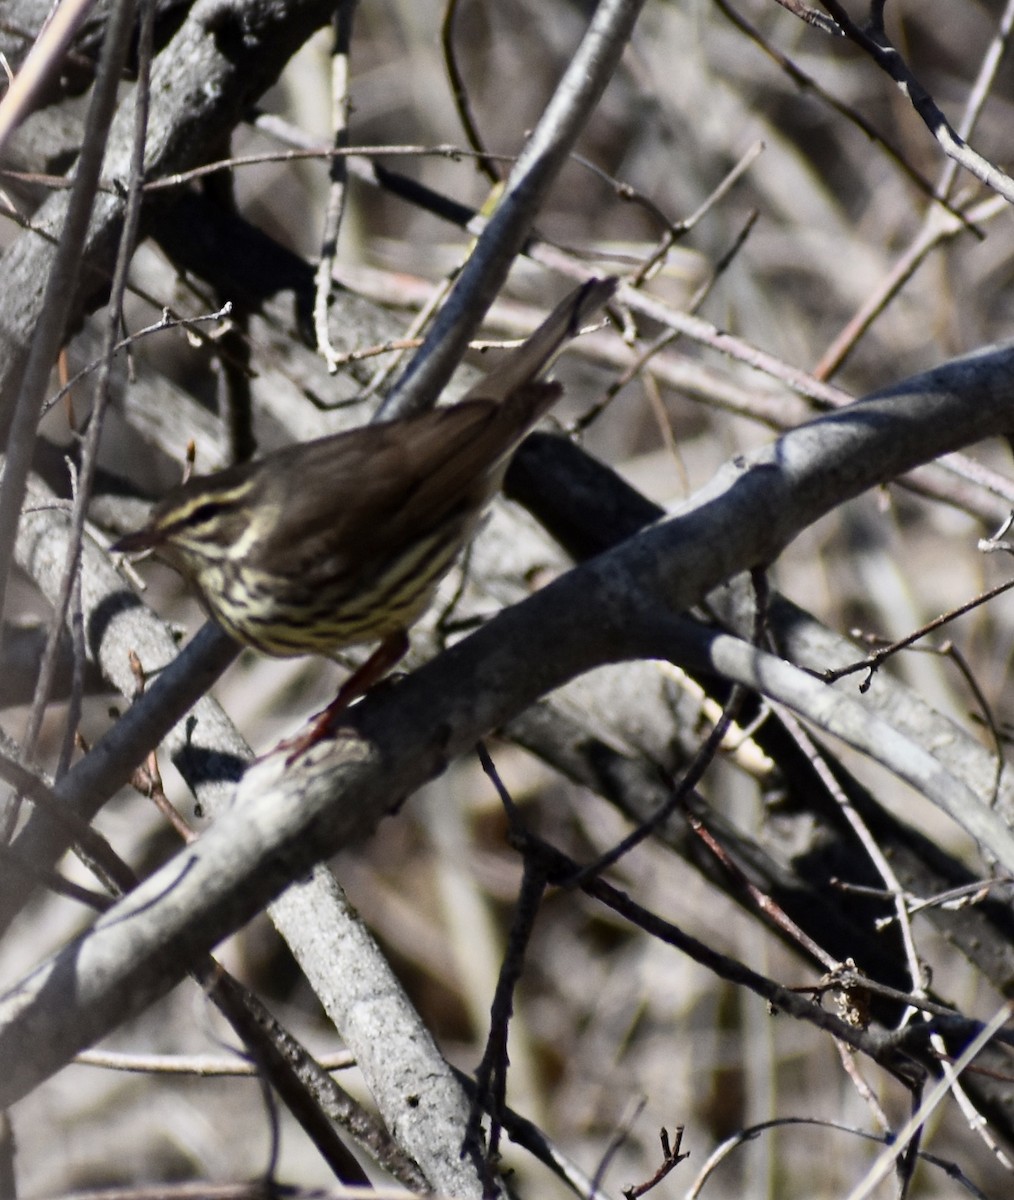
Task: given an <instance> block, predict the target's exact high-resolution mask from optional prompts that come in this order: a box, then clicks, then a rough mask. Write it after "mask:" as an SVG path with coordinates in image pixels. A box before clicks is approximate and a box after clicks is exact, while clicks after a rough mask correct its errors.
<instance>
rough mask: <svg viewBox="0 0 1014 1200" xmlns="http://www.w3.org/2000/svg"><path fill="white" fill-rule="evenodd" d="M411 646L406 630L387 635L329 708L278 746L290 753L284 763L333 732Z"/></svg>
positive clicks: (289, 761) (349, 678) (357, 669)
mask: <svg viewBox="0 0 1014 1200" xmlns="http://www.w3.org/2000/svg"><path fill="white" fill-rule="evenodd" d="M408 646H409V641H408V634H407V633H406V632H405V631H404V630H399V632H398V633H392V634H391V635H390V636H389V637H386V638H385V639H384V640H383V641H382V642H381V643H380V645H379V646H378V647H377V648H376V650H374V651H373V653H372V654H371V655H370V657H369V658H368V659H367V660H366V661H365V662H364V663H362V664H361V665H360V666H358V667H357V668H356V669H355V670H354V671H353V672H352V674H351V675H350V676H349V677H348V679H346V680H345V682H344V683H343V684H342V685H341V687H340V688H339V689H338V695H337V696H335V698H334V699H333V700H332V701H331V703H330V704H329V705H328V706H327V708H325V709H322V710H321V711H320V712H319V713H317V715H316V716H315V717H311V718H310V727H309V728H308V729H307V730H306V731H305V732H304V733H297V734H296V736H295V737H292V738H286V740H285V741H283V742H279V744H278V745H277V746H276V747H275V751H274V752H277V751H278V750H284V751H286V752H287V757H286V760H285V765H286V766H290V765H291V764H292V762H293V761H294V760H295V759H296V758H298V757H299V755H300V754H302V753H303V751H304V750H309V749H310V747H311V746H315V745H316V744H317V743H318V742H319V741H322V740H323V739H324V738H326V737H328V736H330V735H331V734H333V733H334V731H335V729H336V728H337V725H338V718H339V717H340V716H341V715H342V713H343V712H344V711H345V710H346V709H347V708H348V706H349V705H350V704H351V703H352V701H353V700H358V699H359V697H360V696H365V695H366V693H367V692H368V691H369V690H370V688H372V687H373V686H374V685H375V684H376V683H378V682H379V681H380V680H381V679H382V678H383V677H384V676H385V675H386V674H387V672H388V671H390V669H391V668H392V667H393V666H394V665H395V664H396V663H398V662H400V661H401V659H402V658H404V656H405V653H406V651H407V650H408Z"/></svg>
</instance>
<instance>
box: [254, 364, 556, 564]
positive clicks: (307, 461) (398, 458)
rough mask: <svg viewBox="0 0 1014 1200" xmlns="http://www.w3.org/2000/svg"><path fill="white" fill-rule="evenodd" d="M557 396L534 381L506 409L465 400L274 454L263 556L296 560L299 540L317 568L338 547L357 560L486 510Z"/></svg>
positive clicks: (264, 478) (266, 477) (265, 477)
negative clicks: (504, 471) (502, 473)
mask: <svg viewBox="0 0 1014 1200" xmlns="http://www.w3.org/2000/svg"><path fill="white" fill-rule="evenodd" d="M559 393H560V388H559V386H558V385H556V384H535V385H532V387H531V388H530V389H527V388H525V389H519V392H518V395H517V397H516V398H515V397H511V398H510V400H509V401H508V402H507V403H505V404H498V403H496V402H495V401H492V400H479V399H473V400H468V401H463V402H462V403H461V404H456V405H454V406H452V407H450V408H442V409H436V410H434V411H432V412H427V413H421V414H419V415H418V416H415V417H409V418H405V419H401V420H397V421H392V422H390V423H388V424H382V425H369V426H365V427H363V428H361V429H356V430H353V431H351V432H349V433H346V434H338V435H336V436H335V437H330V438H322V439H320V440H319V441H317V442H312V443H307V444H304V445H302V446H299V447H292V448H290V449H286V450H283V451H280V452H278V453H276V454H275V455H273V456H272V460H271V463H272V466H271V470H270V472H263V473H262V475H261V479H260V480H258V484H259V487H260V489H261V498H262V499H263V500H265V501H267V502H268V503H271V504H272V505H273V506H274V508H275V510H276V514H277V516H276V522H275V523H273V528H272V529H271V533H270V535H269V537H268V540H266V541H265V542H264V543H263V545H262V547H260V550H261V553H262V554H264V555H266V556H267V558H268V559H270V557H271V555H272V552H273V551H278V552H279V553H280V554H284V555H285V556H286V558H291V554H292V547H293V545H294V544H295V543H297V542H298V543H299V544H300V546H301V547H302V548H303V549H304V554H303V555H301V558H303V559H304V562H305V563H307V564H309V563H312V562H313V561H314V560H315V559H317V558H318V557H320V556H322V555H323V554H324V553H325V548H326V547H329V548H330V549H331V552H332V553H333V551H334V548H335V547H336V546H339V545H340V546H341V547H342V557H345V558H347V560H348V561H350V562H354V561H356V560H357V559H362V558H364V557H366V556H368V555H369V554H370V553H371V551H373V552H375V550H374V547H375V545H376V540H377V538H378V536H379V535H382V536H383V540H384V542H385V543H390V542H392V541H394V542H398V541H401V540H408V539H410V538H411V537H412V536H413V535H414V533H415V531H416V530H419V531H424V530H426V529H428V528H429V527H430V526H431V525H433V524H435V523H437V522H439V521H440V519H441V518H442V517H443V516H444V515H445V514H447V513H449V512H450V511H452V510H453V509H455V508H456V507H458V506H463V507H467V506H473V507H477V506H480V505H481V504H482V503H483V501H484V500H485V498H486V495H487V494H488V493H489V492H490V491H491V490H492V489H493V488H495V486H496V483H497V479H496V478H495V473H496V471H497V468H498V467H499V465H500V463H501V462H502V461H503V460H504V459H505V458H506V457H507V456H508V455H509V454H510V451H511V450H512V449H513V448H514V446H515V445H516V444H517V442H518V441H519V440H520V439H521V437H523V436H524V433H525V432H526V430H527V429H528V428H529V426H530V425H532V424H534V423H535V421H537V420H538V419H539V417H540V416H541V415H542V413H543V412H544V411H545V410H546V409H547V408H548V407H549V406H550V405H551V404H552V403H553V402H554V401H555V400H556V398H557V396H558V395H559ZM279 467H281V468H282V469H281V470H279V469H278V468H279Z"/></svg>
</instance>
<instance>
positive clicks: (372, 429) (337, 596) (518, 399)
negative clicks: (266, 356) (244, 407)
mask: <svg viewBox="0 0 1014 1200" xmlns="http://www.w3.org/2000/svg"><path fill="white" fill-rule="evenodd" d="M614 287H615V281H613V280H591V281H590V282H589V283H586V284H584V285H583V286H582V287H580V288H578V289H577V290H576V291H575V292H573V293H572V294H571V295H570V296H568V297H567V298H566V299H564V300H563V301H562V302H561V303H560V304H559V305H557V307H556V308H555V309H554V310H553V312H552V313H550V315H549V316H548V317H547V318H546V320H545V321H544V322H543V323H542V325H540V326H539V328H538V329H537V330H536V331H535V332H534V333H533V334H532V335H531V337H529V338H528V339H527V340H526V341H525V342H524V343H522V345H520V346H519V347H517V348H516V349H515V350H513V351H512V352H511V353H510V354H509V355H508V356H507V357H505V358H504V360H503V361H502V362H501V363H500V364H498V365H497V366H496V367H495V368H494V370H493V371H491V372H490V374H489V375H487V376H486V377H485V378H484V379H483V380H481V381H480V382H479V383H478V384H477V385H476V386H475V387H473V388H472V389H471V390H470V391H469V392H468V393H467V394H466V396H465V397H464V398H463V399H462V400H461V401H460V402H459V403H457V404H454V405H451V406H449V407H445V408H436V409H431V410H430V411H428V412H423V413H419V414H417V415H414V416H409V417H402V418H397V419H395V420H392V421H388V422H384V423H379V424H375V425H366V426H363V427H361V428H358V429H353V430H351V431H349V432H347V433H339V434H334V435H332V436H330V437H324V438H319V439H317V440H316V441H311V442H304V443H301V444H298V445H294V446H288V447H286V448H284V449H282V450H276V451H274V452H273V453H271V454H268V455H267V456H265V457H264V458H263V459H261V460H259V461H257V462H252V463H243V464H241V465H239V466H235V467H230V468H228V469H227V470H224V471H218V472H216V473H215V474H213V475H204V476H194V477H193V478H191V479H189V480H187V482H185V483H183V484H182V485H180V486H179V487H177V488H176V489H174V490H173V491H172V492H170V493H169V494H168V495H167V496H166V497H165V498H164V499H163V500H161V501H160V502H159V503H158V504H156V505H155V507H154V509H153V510H152V512H151V515H150V518H149V520H148V523H147V524H146V525H145V526H144V528H142V529H139V530H137V531H136V532H135V533H129V534H127V535H126V537H123V538H121V539H120V541H119V542H117V543H116V545H115V546H114V547H113V549H114V550H118V551H124V552H134V551H141V550H149V549H151V550H154V551H155V552H156V553H157V554H158V555H159V556H160V557H161V558H163V559H165V560H166V561H167V562H168V563H169V564H170V565H172V566H174V567H176V568H177V569H178V570H180V571H181V572H182V573H183V574H184V575H185V576H186V577H187V578H188V579H189V580H190V581H191V582H192V583H193V584H194V586H195V587H196V588H197V591H198V592H199V594H200V596H201V599H202V601H203V603H204V605H205V607H206V608H207V610H208V612H209V613H210V614H211V616H212V617H214V619H215V620H216V621H217V622H218V623H219V624H220V625H221V626H222V627H223V628H224V629H226V630H227V631H228V632H229V633H230V634H231V635H232V636H233V637H235V638H236V639H237V640H238V641H240V642H243V643H245V644H246V645H249V646H253V647H255V648H256V649H257V650H260V651H262V652H263V653H265V654H271V655H277V656H281V657H289V656H295V655H302V654H324V655H330V654H332V653H334V652H335V651H337V650H340V649H342V648H343V647H346V646H351V645H356V644H359V643H363V642H372V641H379V642H380V645H379V646H378V647H377V649H376V650H375V651H374V653H373V654H372V655H371V656H370V658H369V659H367V661H366V662H365V663H364V664H363V666H361V667H360V668H359V669H358V670H357V671H356V672H355V673H354V674H353V675H352V677H351V678H350V679H349V680H347V681H346V683H345V685H344V686H343V687H342V689H341V691H340V692H339V694H338V697H337V699H336V700H335V701H334V703H333V704H331V705H330V706H329V707H328V709H326V710H325V712H324V713H323V714H321V717H320V718H319V719H318V721H317V723H316V725H315V726H314V730H315V732H314V734H312V735H311V736H310V737H309V738H306V739H301V741H300V748H302V746H303V745H305V744H308V743H309V742H311V741H313V740H316V737H317V736H319V735H320V733H322V732H323V731H324V730H325V729H326V728H327V727H328V726H329V724H330V723H332V722H333V719H334V717H335V716H336V715H337V713H338V712H340V711H341V710H342V709H343V708H345V707H346V706H347V705H348V704H349V703H350V702H351V701H352V700H353V699H355V698H356V697H357V696H359V695H361V694H362V693H363V692H364V691H366V690H367V688H369V687H370V686H371V685H372V684H373V683H374V682H375V681H376V680H377V679H379V678H380V676H381V675H382V674H383V673H384V672H385V671H387V670H388V669H389V668H390V667H391V666H393V665H394V663H396V662H397V661H398V659H399V658H400V657H401V656H402V654H403V653H404V652H405V649H406V648H407V645H408V638H407V630H408V629H409V628H410V626H411V625H412V624H414V622H415V621H416V620H418V618H419V617H420V616H421V615H422V614H423V612H424V611H425V610H426V608H427V607H428V606H429V604H430V601H431V600H432V598H433V594H434V592H435V590H436V587H437V585H438V584H439V582H440V580H441V579H442V578H443V576H444V575H445V574H446V573H447V571H448V570H449V569H450V567H451V565H452V564H453V562H454V560H455V559H456V557H457V555H458V553H459V551H460V550H461V549H462V548H463V546H464V545H465V544H466V543H467V541H468V540H469V538H470V537H471V535H472V533H473V532H474V530H475V527H476V524H477V523H478V521H479V518H480V516H481V515H482V512H483V509H484V508H485V506H486V504H487V503H488V502H489V500H490V499H491V498H492V497H493V496H494V494H495V493H496V491H497V490H498V489H499V487H500V483H501V481H502V479H503V475H504V472H505V471H506V469H507V465H508V463H509V461H510V457H511V454H512V452H513V450H514V449H515V447H516V446H517V445H518V443H519V442H520V441H521V439H522V438H523V437H524V436H525V434H526V433H527V432H528V431H529V430H530V429H531V427H532V426H533V425H534V424H535V423H536V422H537V421H538V420H539V418H540V417H541V416H543V414H544V413H545V412H546V411H547V410H548V409H549V408H550V406H551V405H552V404H553V403H554V402H555V401H556V399H557V398H558V397H559V395H560V392H561V388H560V386H559V385H558V384H555V383H545V382H537V381H536V376H537V375H538V374H539V372H540V371H542V370H543V369H544V368H545V366H546V365H547V363H548V362H549V361H550V360H551V359H552V358H553V356H554V355H555V354H556V352H557V351H558V350H559V349H560V347H561V346H562V345H563V343H564V342H565V341H566V340H567V339H568V338H570V337H572V336H573V335H574V334H575V333H576V332H577V331H578V328H579V327H580V325H581V323H582V322H583V321H584V320H585V319H586V318H587V317H588V316H589V315H590V314H591V313H593V312H595V311H596V310H597V309H599V308H600V307H601V306H602V305H603V304H604V303H605V302H606V300H607V299H608V297H609V296H610V295H611V294H612V291H613V289H614Z"/></svg>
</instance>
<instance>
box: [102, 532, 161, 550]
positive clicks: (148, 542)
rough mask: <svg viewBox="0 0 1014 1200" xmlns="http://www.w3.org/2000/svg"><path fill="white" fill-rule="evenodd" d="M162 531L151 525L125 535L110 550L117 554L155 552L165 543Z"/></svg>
mask: <svg viewBox="0 0 1014 1200" xmlns="http://www.w3.org/2000/svg"><path fill="white" fill-rule="evenodd" d="M164 540H165V539H164V537H163V535H162V531H161V530H159V529H156V528H154V527H153V526H151V525H146V526H145V527H144V528H143V529H135V530H134V532H133V533H128V534H125V535H124V536H123V537H121V538H120V540H119V541H117V542H114V543H113V544H112V545H111V546H110V547H109V548H110V550H112V551H113V552H114V553H116V554H139V553H140V552H141V551H142V550H154V549H156V547H158V546H161V545H162V542H163V541H164Z"/></svg>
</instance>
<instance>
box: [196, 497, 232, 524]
mask: <svg viewBox="0 0 1014 1200" xmlns="http://www.w3.org/2000/svg"><path fill="white" fill-rule="evenodd" d="M225 509H226V505H224V504H221V503H220V502H219V501H217V500H208V501H206V502H205V503H204V504H198V506H197V507H196V508H195V509H194V510H193V511H192V512H191V513H190V515H189V516H188V517H187V524H188V525H207V524H208V523H209V522H210V521H214V519H215V518H216V517H218V516H220V515H221V514H222V513H223V512H225Z"/></svg>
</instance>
